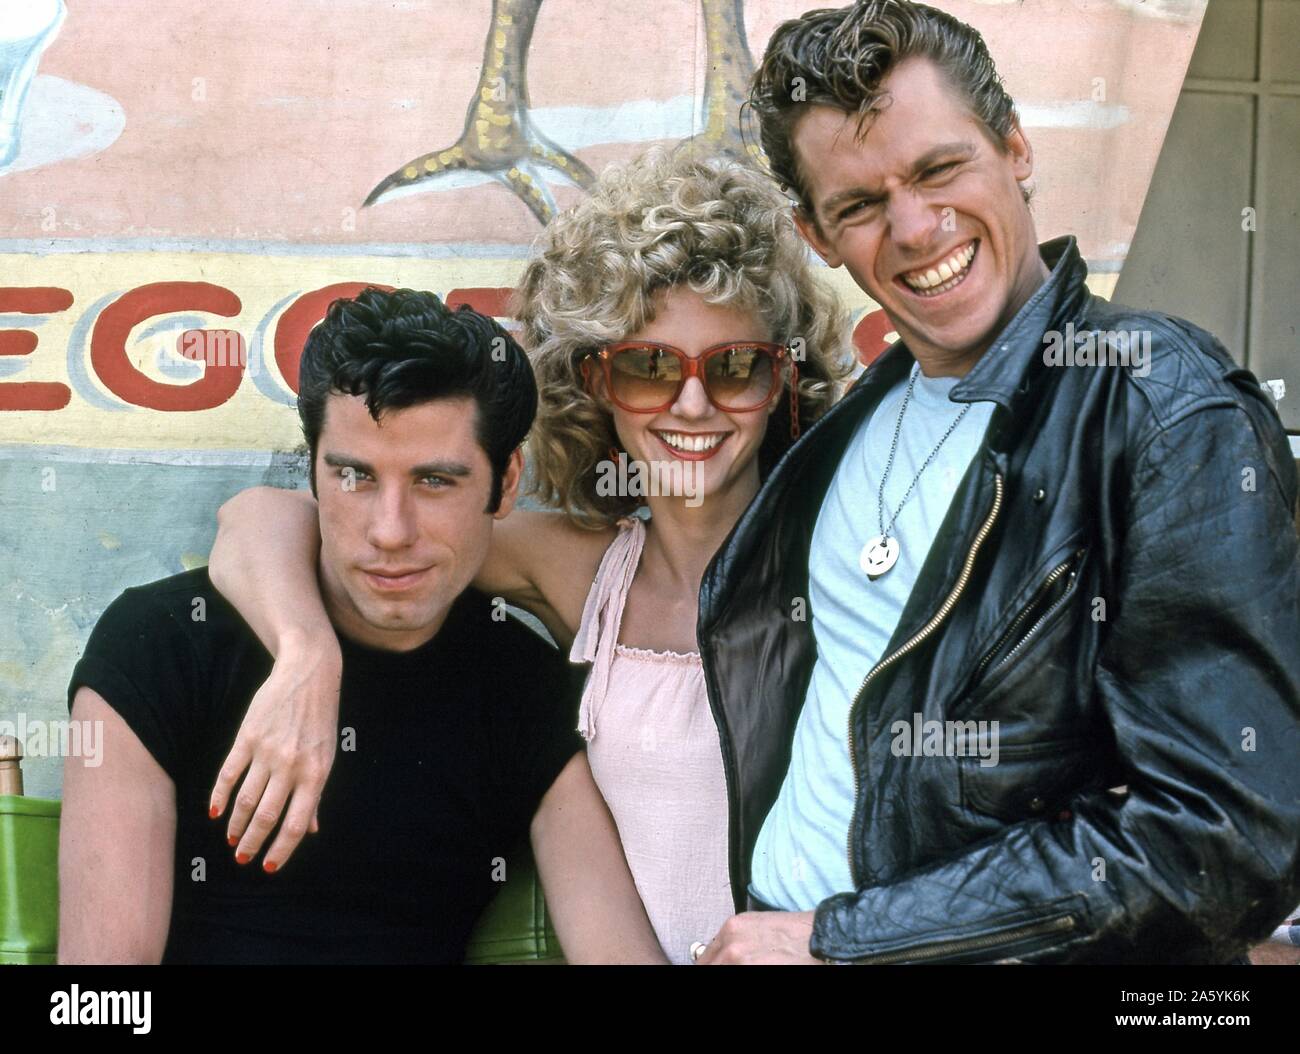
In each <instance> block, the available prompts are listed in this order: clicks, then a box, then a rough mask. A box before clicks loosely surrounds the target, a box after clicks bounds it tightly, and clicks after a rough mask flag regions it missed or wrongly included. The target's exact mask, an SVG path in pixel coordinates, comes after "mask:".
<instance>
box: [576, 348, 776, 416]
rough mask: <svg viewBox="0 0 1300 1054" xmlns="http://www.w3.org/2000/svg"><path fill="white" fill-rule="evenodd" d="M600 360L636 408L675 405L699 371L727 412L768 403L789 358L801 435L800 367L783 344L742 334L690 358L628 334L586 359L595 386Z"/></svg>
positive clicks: (616, 395) (619, 395)
mask: <svg viewBox="0 0 1300 1054" xmlns="http://www.w3.org/2000/svg"><path fill="white" fill-rule="evenodd" d="M593 359H595V360H596V361H597V362H598V363H600V366H601V369H602V370H603V371H604V376H605V389H606V391H607V392H608V393H609V397H610V398H611V399H612V400H613V401H614V403H615V404H616V405H618V406H620V407H621V408H622V409H624V410H628V411H630V412H632V413H638V414H654V413H661V412H662V411H664V410H667V409H668V408H669V407H670V406H672V405H673V403H675V402H676V401H677V399H678V397H679V396H680V395H681V394H682V389H683V388H684V387H686V382H687V381H688V380H690V378H692V377H698V378H699V381H700V384H701V385H702V386H703V388H704V394H705V395H707V396H708V399H709V402H711V403H712V404H713V405H714V406H716V407H717V408H718V409H719V410H722V411H724V412H727V413H745V412H747V411H750V410H758V409H761V408H762V407H764V406H766V405H767V404H768V403H769V402H770V401H771V400H772V398H773V396H774V395H776V394H778V393H779V392H780V390H781V371H782V369H783V367H784V366H785V365H786V363H789V365H790V370H791V377H790V437H791V438H792V439H797V438H798V436H799V397H798V380H799V368H798V366H796V365H795V363H794V360H793V358H792V357H791V354H790V349H789V348H787V347H785V346H784V345H782V344H769V343H765V342H763V341H755V340H738V341H728V342H727V343H725V344H715V345H714V346H713V347H711V348H706V349H705V350H704V351H703V352H702V353H701V354H700V355H699V357H698V358H692V357H691V356H690V355H687V354H686V352H684V351H682V349H681V348H675V347H673V346H672V345H671V344H658V343H655V342H654V341H648V340H624V341H620V342H619V343H617V344H606V345H605V346H604V347H603V348H601V349H600V350H599V351H596V352H593V353H592V354H590V355H588V356H586V357H585V358H584V359H583V360H582V376H583V379H584V380H585V381H586V382H587V386H588V389H589V390H590V387H591V362H592V360H593Z"/></svg>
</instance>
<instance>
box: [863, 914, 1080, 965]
mask: <svg viewBox="0 0 1300 1054" xmlns="http://www.w3.org/2000/svg"><path fill="white" fill-rule="evenodd" d="M1074 927H1075V918H1074V916H1073V915H1057V916H1056V917H1054V918H1050V919H1045V920H1044V921H1042V922H1033V923H1027V924H1025V925H1023V926H1014V927H1012V928H1011V929H1009V930H999V931H997V932H996V933H986V934H984V936H982V937H968V938H966V939H965V940H954V941H939V942H937V943H935V944H920V945H917V946H915V947H912V948H904V949H900V950H899V951H894V952H881V953H880V954H879V955H868V956H865V957H864V958H861V959H853V960H851V961H852V962H854V963H858V964H860V965H875V966H883V965H887V964H889V963H901V962H926V961H928V960H931V959H940V958H944V957H946V956H950V955H960V954H962V953H963V952H971V951H982V950H987V949H992V948H997V947H999V946H1002V945H1012V944H1019V943H1021V942H1022V941H1026V940H1030V939H1032V938H1034V937H1041V936H1046V935H1047V934H1049V933H1068V932H1069V931H1070V930H1072V929H1074Z"/></svg>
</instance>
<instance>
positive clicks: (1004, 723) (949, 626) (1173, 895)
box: [698, 0, 1300, 963]
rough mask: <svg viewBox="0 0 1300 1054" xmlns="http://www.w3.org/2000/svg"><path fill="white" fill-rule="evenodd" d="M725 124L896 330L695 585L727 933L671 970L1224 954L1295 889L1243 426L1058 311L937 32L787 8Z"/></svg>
mask: <svg viewBox="0 0 1300 1054" xmlns="http://www.w3.org/2000/svg"><path fill="white" fill-rule="evenodd" d="M752 101H753V103H754V106H755V110H756V112H757V114H758V116H759V119H760V121H761V126H762V140H763V147H764V150H765V151H766V153H767V156H768V159H769V161H770V163H771V165H772V168H773V170H774V172H775V174H776V175H777V177H778V178H779V179H780V180H781V181H782V182H783V183H784V184H786V185H787V187H789V189H790V190H791V191H792V192H793V193H794V194H795V195H796V196H797V198H798V200H799V204H798V206H797V207H796V213H795V215H796V219H797V222H798V223H799V225H800V228H801V229H802V230H803V231H804V234H805V236H806V237H807V239H808V241H809V242H810V243H811V244H812V246H813V247H814V248H815V249H816V250H817V252H818V253H819V254H820V255H821V256H822V257H823V259H825V261H826V262H827V263H828V264H829V265H830V266H832V267H834V266H841V265H842V266H845V267H847V268H848V269H849V271H850V273H851V274H852V275H853V277H854V279H855V280H856V281H857V283H858V284H859V285H860V286H861V287H862V288H863V289H864V290H865V291H866V292H867V293H869V294H870V295H871V296H872V297H873V299H875V300H876V301H877V302H878V303H879V304H880V305H881V306H882V307H883V308H884V309H885V311H886V312H887V313H888V315H889V317H890V319H891V321H892V322H893V323H894V326H895V328H896V329H897V332H898V334H899V337H900V340H899V342H898V343H897V344H895V345H894V346H893V347H892V348H891V349H890V350H889V351H888V352H887V353H886V354H884V355H883V356H882V357H881V358H880V359H879V360H877V361H876V362H875V363H874V364H873V365H872V366H871V367H870V368H869V369H868V370H867V371H866V372H865V373H864V374H863V375H862V377H861V378H860V379H859V380H858V382H857V383H856V384H855V385H854V387H853V388H852V389H851V390H850V391H849V393H848V394H847V395H846V397H845V398H844V399H843V400H842V401H841V402H840V403H839V404H838V405H837V406H836V407H835V408H834V409H833V410H832V411H831V412H830V413H829V414H827V415H826V416H825V417H824V418H823V419H822V420H821V421H820V422H818V424H817V425H816V426H815V427H814V428H813V429H812V430H811V431H810V432H809V433H808V434H807V436H806V437H805V438H804V439H803V440H802V441H801V442H800V443H798V444H797V445H796V446H795V447H794V448H793V449H792V450H791V451H790V453H789V454H788V455H787V456H786V458H785V459H784V461H783V462H782V463H781V464H780V465H779V466H778V467H777V468H776V469H775V470H774V471H773V473H772V474H771V476H770V477H769V478H768V480H767V481H766V483H765V486H764V488H763V490H762V492H761V493H760V495H759V496H758V498H757V499H756V500H755V502H754V503H753V505H752V506H751V507H750V508H749V510H748V511H747V513H746V514H745V515H744V517H743V518H742V520H741V521H740V523H739V524H738V525H737V527H736V529H735V530H734V531H733V533H732V535H731V537H730V538H729V539H728V541H727V542H726V543H725V544H724V546H723V548H722V549H721V550H720V551H719V553H718V554H717V556H716V557H715V559H714V561H713V563H712V564H711V565H710V568H709V570H708V572H707V573H706V575H705V579H704V582H703V585H702V588H701V592H700V612H699V627H698V631H699V641H700V648H701V652H702V655H703V659H704V665H705V672H706V677H707V681H708V687H709V696H710V702H711V704H712V706H713V709H714V714H715V717H716V718H717V720H718V724H719V729H720V734H721V743H722V750H723V756H724V762H725V766H726V772H727V778H728V785H729V790H730V802H731V854H732V875H733V894H734V896H735V900H736V906H737V911H738V912H742V913H741V914H738V915H737V916H735V917H734V918H732V919H731V920H730V921H729V922H728V923H727V924H726V925H725V926H724V927H723V929H722V931H721V932H720V933H719V934H717V935H716V937H714V939H713V940H712V941H709V942H708V945H707V947H705V948H703V949H702V954H701V955H700V957H699V961H700V962H702V963H722V962H800V961H809V962H811V961H832V962H914V961H940V962H972V961H1008V960H1010V961H1025V962H1124V961H1142V962H1157V961H1163V962H1224V961H1228V960H1230V959H1232V958H1233V957H1234V956H1237V955H1239V954H1240V953H1241V952H1242V951H1243V949H1244V948H1245V947H1246V946H1247V944H1249V943H1250V942H1251V941H1252V940H1253V939H1257V938H1260V937H1262V936H1264V935H1265V934H1267V933H1268V932H1269V931H1270V930H1271V929H1272V927H1273V926H1274V925H1276V923H1277V922H1278V921H1279V920H1280V919H1282V918H1283V917H1284V916H1285V914H1286V912H1287V911H1288V909H1290V908H1292V907H1293V906H1294V904H1295V903H1296V902H1297V900H1300V764H1298V763H1297V752H1298V751H1300V552H1298V548H1297V539H1296V533H1295V527H1294V524H1293V519H1292V517H1293V515H1294V511H1295V507H1296V490H1297V483H1296V472H1295V466H1294V464H1293V461H1292V458H1291V455H1290V452H1289V449H1288V445H1287V440H1286V436H1285V434H1284V433H1283V430H1282V427H1281V424H1280V422H1279V420H1278V417H1277V414H1276V412H1275V410H1274V408H1273V406H1272V403H1271V402H1270V400H1269V398H1268V396H1267V395H1266V394H1265V393H1264V391H1263V390H1262V389H1261V387H1260V385H1259V383H1258V382H1257V381H1256V379H1255V378H1254V377H1253V376H1252V375H1251V374H1250V373H1249V372H1247V371H1246V370H1244V369H1242V368H1240V367H1238V366H1237V365H1235V364H1234V362H1233V360H1232V358H1231V356H1230V355H1229V354H1228V353H1227V352H1226V351H1225V350H1224V349H1223V347H1222V346H1221V345H1220V344H1219V343H1218V342H1217V341H1216V340H1215V339H1214V338H1213V337H1212V336H1210V335H1209V334H1208V333H1205V332H1204V331H1202V330H1200V329H1197V328H1196V327H1195V326H1193V325H1191V324H1190V323H1188V322H1185V321H1182V320H1180V319H1176V318H1171V317H1168V316H1164V315H1160V314H1155V313H1150V312H1138V311H1133V310H1129V309H1127V308H1123V307H1119V306H1117V305H1112V304H1109V303H1107V302H1106V301H1104V300H1101V299H1098V298H1097V297H1094V296H1092V295H1090V294H1089V292H1088V291H1087V289H1086V287H1085V285H1084V279H1085V276H1086V269H1085V266H1084V263H1083V261H1082V259H1081V258H1080V255H1079V252H1078V250H1077V248H1076V246H1075V242H1074V239H1073V238H1062V239H1059V240H1057V241H1053V242H1049V243H1047V244H1046V245H1043V246H1041V247H1040V246H1038V245H1037V244H1036V243H1037V239H1036V237H1035V232H1034V225H1033V220H1032V216H1031V214H1030V211H1029V208H1028V202H1027V197H1026V196H1025V195H1024V194H1023V191H1022V187H1023V185H1024V183H1025V181H1026V180H1027V179H1028V178H1029V176H1030V173H1031V171H1032V162H1033V156H1032V151H1031V149H1030V146H1029V143H1028V141H1027V140H1026V138H1025V136H1024V134H1023V132H1022V131H1021V129H1020V126H1019V123H1018V121H1017V119H1016V115H1015V111H1014V107H1013V105H1012V103H1011V100H1010V99H1009V98H1008V97H1007V96H1006V93H1005V91H1004V90H1003V89H1002V86H1001V83H1000V81H999V80H998V78H997V74H996V71H995V70H994V67H993V63H992V60H991V59H990V58H989V56H988V53H987V50H986V49H985V47H984V44H983V41H982V40H981V39H980V38H979V36H978V34H976V33H975V32H974V31H973V30H971V29H970V28H969V27H967V26H964V25H963V24H962V23H960V22H957V21H956V20H955V19H953V18H951V17H950V16H948V15H945V14H943V13H941V12H937V11H935V10H933V9H931V8H927V7H924V6H923V5H919V4H909V3H903V2H899V0H872V2H863V3H859V4H857V5H855V6H854V7H852V8H846V9H843V10H839V11H815V12H810V13H809V14H807V15H805V16H804V17H803V18H801V19H797V20H794V21H791V22H787V23H785V24H784V25H783V26H781V27H780V28H778V30H777V32H776V33H775V35H774V36H773V38H772V41H771V42H770V43H769V45H768V49H767V53H766V55H765V57H764V60H763V63H762V65H761V67H760V69H759V71H758V73H757V75H756V78H755V86H754V91H753V100H752ZM747 906H748V907H749V908H750V909H751V910H749V911H746V910H745V909H746V907H747ZM707 937H708V935H701V939H702V940H707Z"/></svg>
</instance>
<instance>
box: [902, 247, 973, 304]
mask: <svg viewBox="0 0 1300 1054" xmlns="http://www.w3.org/2000/svg"><path fill="white" fill-rule="evenodd" d="M974 256H975V243H974V242H970V243H969V244H968V245H967V246H966V248H964V249H958V250H957V251H956V252H955V253H953V254H952V255H951V256H950V257H948V259H946V260H944V261H943V262H942V263H941V264H939V265H938V266H937V267H931V268H930V269H929V270H928V271H913V272H912V273H911V274H905V275H903V281H904V282H906V283H907V284H908V285H909V286H911V288H913V289H915V290H916V291H917V292H918V293H925V292H929V291H931V290H933V291H935V292H939V291H940V290H939V286H944V285H946V286H947V288H949V289H951V288H952V286H953V285H955V284H956V283H955V282H954V281H953V279H955V278H959V277H961V275H963V274H964V273H965V272H966V268H967V267H969V266H970V262H971V260H972V259H973V258H974Z"/></svg>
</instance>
